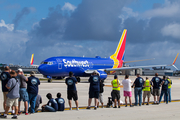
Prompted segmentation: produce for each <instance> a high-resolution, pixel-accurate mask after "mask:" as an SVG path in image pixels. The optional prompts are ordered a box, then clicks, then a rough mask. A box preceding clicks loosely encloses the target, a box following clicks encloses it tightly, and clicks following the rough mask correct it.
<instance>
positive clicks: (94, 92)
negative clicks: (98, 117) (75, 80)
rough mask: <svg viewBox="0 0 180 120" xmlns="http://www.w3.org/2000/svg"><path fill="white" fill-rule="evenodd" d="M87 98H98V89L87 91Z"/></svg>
mask: <svg viewBox="0 0 180 120" xmlns="http://www.w3.org/2000/svg"><path fill="white" fill-rule="evenodd" d="M89 98H97V99H98V98H99V91H89Z"/></svg>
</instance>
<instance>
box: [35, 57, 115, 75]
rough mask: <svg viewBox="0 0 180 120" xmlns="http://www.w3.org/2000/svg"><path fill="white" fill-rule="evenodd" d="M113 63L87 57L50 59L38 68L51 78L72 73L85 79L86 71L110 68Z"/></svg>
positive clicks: (107, 60) (108, 59) (105, 59)
mask: <svg viewBox="0 0 180 120" xmlns="http://www.w3.org/2000/svg"><path fill="white" fill-rule="evenodd" d="M113 65H114V61H113V60H112V59H110V58H100V57H99V56H98V57H96V58H87V57H51V58H48V59H46V60H44V61H43V62H42V63H41V65H40V66H39V67H38V70H39V72H40V73H41V74H43V75H45V76H51V77H60V76H61V77H65V76H68V75H69V72H70V71H72V72H73V73H74V76H78V77H87V76H90V75H89V74H86V73H85V71H86V70H98V69H105V68H112V67H113ZM104 73H105V72H104Z"/></svg>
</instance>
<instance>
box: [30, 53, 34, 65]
mask: <svg viewBox="0 0 180 120" xmlns="http://www.w3.org/2000/svg"><path fill="white" fill-rule="evenodd" d="M33 62H34V54H32V56H31V60H30V64H31V65H33Z"/></svg>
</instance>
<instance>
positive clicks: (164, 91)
mask: <svg viewBox="0 0 180 120" xmlns="http://www.w3.org/2000/svg"><path fill="white" fill-rule="evenodd" d="M168 84H169V80H168V79H166V76H163V79H162V83H161V85H162V88H161V95H160V99H159V103H160V102H161V99H162V96H163V95H164V96H165V97H166V98H165V99H166V104H168Z"/></svg>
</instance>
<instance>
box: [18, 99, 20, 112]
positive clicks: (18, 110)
mask: <svg viewBox="0 0 180 120" xmlns="http://www.w3.org/2000/svg"><path fill="white" fill-rule="evenodd" d="M20 108H21V101H19V103H18V112H20Z"/></svg>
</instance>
